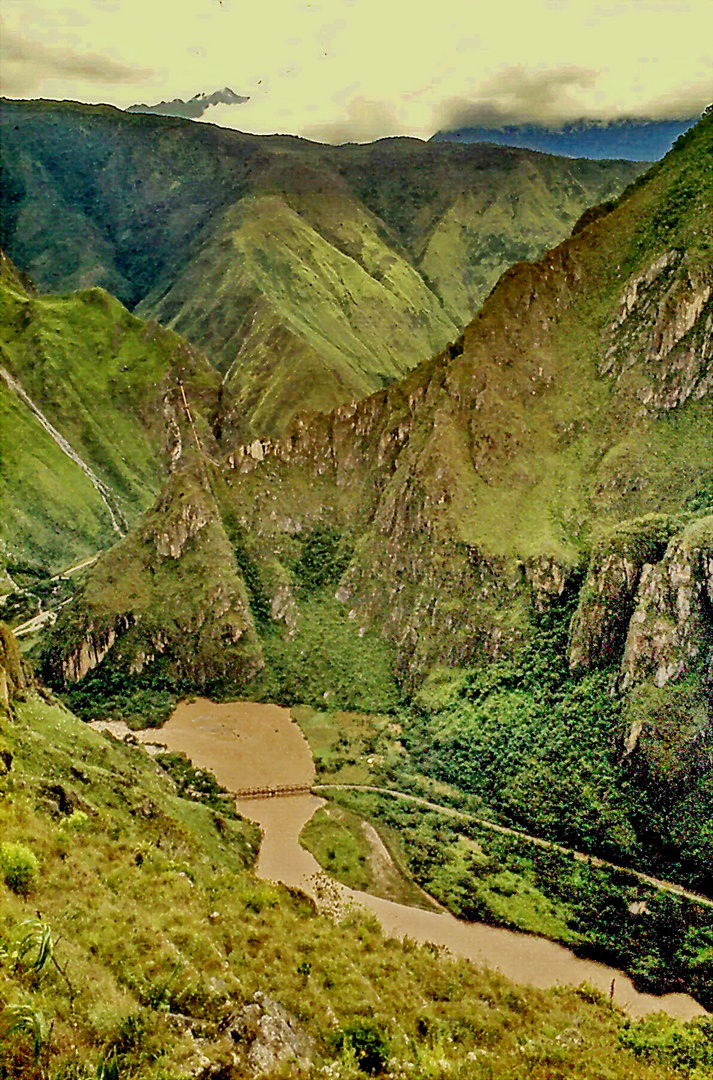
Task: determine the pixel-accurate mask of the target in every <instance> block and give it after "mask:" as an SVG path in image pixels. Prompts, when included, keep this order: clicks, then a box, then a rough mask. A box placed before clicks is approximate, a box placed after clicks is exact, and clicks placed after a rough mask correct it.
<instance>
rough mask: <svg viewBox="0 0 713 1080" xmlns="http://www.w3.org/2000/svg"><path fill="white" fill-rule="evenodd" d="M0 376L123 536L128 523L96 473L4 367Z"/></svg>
mask: <svg viewBox="0 0 713 1080" xmlns="http://www.w3.org/2000/svg"><path fill="white" fill-rule="evenodd" d="M0 375H1V376H2V378H3V379H4V380H5V382H6V383H7V385H8V387H9V388H10V390H12V392H13V393H14V394H16V395H17V397H19V398H20V400H21V401H22V402H24V404H25V405H27V407H28V409H30V411H31V412H32V413H33V414H34V416H35V417H36V418H37V420H38V421H39V422H40V424H41V425H42V427H43V428H44V429H45V431H46V432H47V434H48V435H50V436H51V438H52V439H54V441H55V442H56V443H57V446H58V447H59V448H60V450H61V451H62V453H63V454H66V455H67V457H68V458H69V459H70V461H73V462H74V464H75V465H78V466H79V468H80V469H81V470H82V472H83V473H84V474H85V476H86V477H87V479H88V480H89V481H90V483H91V484H93V486H94V487H95V488H96V491H97V494H98V495H99V498H100V499H101V500H102V502H103V503H104V505H105V506H106V508H107V510H108V511H109V516H110V518H111V527H112V529H113V530H114V532H115V533H118V534H119V536H124V535H125V534H126V533H127V532H128V528H129V526H128V523H127V521H126V518H125V517H124V515H123V514H122V512H121V510H120V509H119V507H118V506H117V505H116V503H115V502H114V500H113V496H112V493H111V491H110V490H109V488H108V487H107V486H106V484H105V483H104V481H103V480H100V479H99V477H98V476H97V475H96V473H95V472H94V471H93V470H92V469H91V468H90V467H89V465H87V463H86V461H84V459H83V458H81V457H80V456H79V454H78V453H77V452H76V450H74V449H73V448H72V447H71V446H70V444H69V443H68V442H67V440H66V439H65V438H64V436H63V435H60V433H59V432H58V431H57V428H56V427H54V426H53V425H52V424H51V423H50V421H49V420H48V419H47V417H46V416H45V414H44V413H43V412H42V410H41V409H40V408H39V406H38V405H36V404H35V403H34V401H33V400H32V398H31V397H30V396H29V394H28V393H26V391H25V390H24V389H23V387H22V386H21V385H20V383H19V382H18V381H17V379H15V378H14V377H13V376H12V375H11V374H10V372H9V371H8V370H7V369H6V368H4V367H0Z"/></svg>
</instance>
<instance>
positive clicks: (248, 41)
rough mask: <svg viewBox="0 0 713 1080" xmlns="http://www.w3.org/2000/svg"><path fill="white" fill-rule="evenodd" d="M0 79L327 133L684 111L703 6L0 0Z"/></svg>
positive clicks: (704, 83)
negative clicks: (202, 108)
mask: <svg viewBox="0 0 713 1080" xmlns="http://www.w3.org/2000/svg"><path fill="white" fill-rule="evenodd" d="M2 12H3V46H2V56H1V58H0V89H1V92H2V93H4V94H6V95H8V96H10V97H49V98H72V99H74V100H79V101H87V102H109V103H111V104H114V105H118V106H120V107H125V106H127V105H130V104H132V103H134V102H148V103H153V102H156V101H159V100H161V99H162V98H168V99H170V98H173V97H182V98H188V97H191V96H192V95H193V94H195V93H196V92H197V91H201V90H202V91H206V92H211V91H213V90H215V89H218V88H220V87H223V86H230V87H231V88H232V89H233V90H234V91H235V92H236V93H238V94H249V95H250V98H251V100H250V102H249V103H248V104H246V105H239V106H233V107H229V106H216V107H215V108H213V109H210V110H209V111H208V112H207V113H206V114H205V117H204V119H205V120H208V121H210V122H212V123H218V124H223V125H224V126H227V127H236V128H240V129H241V130H243V131H252V132H256V133H260V134H264V133H271V132H285V133H291V134H297V135H305V136H307V137H309V138H315V139H320V140H323V141H332V142H337V141H346V140H357V141H366V140H370V139H374V138H379V137H381V136H384V135H395V134H402V135H416V136H418V137H420V138H428V137H429V136H430V135H432V134H433V133H434V132H435V131H436V130H438V129H439V128H441V127H444V126H454V125H455V124H461V125H463V124H465V123H468V122H469V121H470V122H471V123H483V122H492V123H502V122H507V123H514V122H518V121H520V120H546V121H559V120H562V119H571V118H574V117H580V116H590V117H605V118H606V117H614V116H632V115H633V116H654V117H684V116H691V115H695V114H697V113H698V112H700V111H701V110H702V109H703V108H704V107H705V106H706V105H707V104H708V103H710V101H711V100H713V0H427V2H426V3H420V2H419V0H321V2H315V3H295V2H294V0H242V2H238V0H2Z"/></svg>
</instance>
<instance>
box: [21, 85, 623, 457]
mask: <svg viewBox="0 0 713 1080" xmlns="http://www.w3.org/2000/svg"><path fill="white" fill-rule="evenodd" d="M0 123H1V124H2V191H3V196H2V199H3V202H2V207H1V210H2V222H3V224H2V233H1V234H0V243H1V244H2V246H3V248H4V249H5V250H6V251H7V253H8V254H9V256H10V257H11V258H12V260H13V261H14V262H15V264H16V265H17V266H19V267H20V269H21V270H23V271H24V272H26V273H28V274H29V275H30V276H31V278H32V279H33V281H34V282H35V284H36V286H37V288H38V289H39V290H41V291H42V292H46V291H50V292H62V293H64V292H66V291H68V290H72V289H83V288H87V287H94V286H99V287H101V288H104V289H107V290H108V291H109V292H110V293H112V294H113V295H114V296H116V297H117V298H118V299H119V300H120V301H122V303H124V304H126V305H127V306H128V307H129V308H131V309H134V310H135V314H137V315H139V316H141V317H143V318H150V319H158V320H159V321H160V322H161V323H162V324H163V325H164V326H167V327H168V328H170V329H173V330H176V331H178V332H179V333H180V334H181V335H183V336H184V337H185V338H186V339H187V340H188V341H189V342H190V343H191V344H192V345H193V346H195V347H197V348H199V349H200V350H202V351H203V352H204V353H205V355H206V356H208V358H209V359H210V361H211V363H213V365H214V366H215V367H216V368H217V369H218V370H219V371H220V372H221V373H222V374H224V375H225V383H224V394H223V398H224V402H225V406H224V415H223V416H222V426H223V427H224V428H225V430H226V432H228V433H229V434H231V435H232V436H234V437H235V438H241V439H247V438H253V437H255V436H260V437H275V436H278V435H280V434H284V433H285V431H286V430H287V428H288V426H289V424H290V421H291V419H292V417H293V416H294V414H295V413H296V412H298V411H303V410H305V409H308V410H317V411H329V410H330V409H332V408H333V407H335V406H337V405H339V404H342V403H346V402H348V401H351V400H354V399H357V398H361V397H364V396H365V395H367V394H369V393H371V392H373V391H375V390H378V389H380V388H381V387H382V386H384V385H385V384H388V383H389V382H392V381H394V380H397V379H399V378H402V377H403V376H404V375H405V374H406V373H407V372H408V371H409V370H411V369H412V368H414V367H415V366H416V365H417V364H418V363H419V362H421V361H423V360H425V359H427V358H429V357H431V356H432V355H433V354H434V353H436V352H438V351H439V350H440V349H442V348H444V347H445V346H446V345H447V344H448V343H449V342H451V341H453V340H455V339H456V338H457V337H458V334H459V333H460V331H461V330H462V328H463V327H464V326H465V325H466V324H467V323H468V322H469V321H470V320H471V319H472V318H473V316H474V314H475V313H476V311H477V310H478V308H479V306H480V304H481V303H482V301H483V299H484V298H485V296H486V295H487V293H488V292H489V291H490V289H491V288H492V286H493V285H494V284H495V282H496V280H497V279H498V277H499V276H500V274H501V273H502V272H503V271H504V270H505V269H506V268H507V267H508V266H509V265H510V264H511V263H513V262H515V261H517V260H518V259H533V258H536V257H538V256H539V255H540V254H541V253H542V252H543V251H544V250H545V249H546V248H548V247H550V246H552V245H553V244H555V243H558V242H559V241H560V240H561V239H562V238H563V237H564V236H566V235H567V234H568V232H569V231H570V230H571V228H572V226H573V225H574V224H575V222H576V221H577V220H578V219H579V217H580V216H581V214H582V213H583V212H584V211H585V210H586V209H587V208H588V207H590V206H592V205H594V204H598V203H602V202H604V201H606V200H611V199H613V198H615V197H616V196H618V195H619V194H620V192H621V191H622V189H623V188H624V187H625V185H626V184H627V183H629V182H630V181H631V180H633V179H634V178H635V177H636V176H637V175H639V173H640V172H641V169H642V166H641V165H637V164H635V163H631V162H592V161H572V160H564V159H558V158H554V157H549V156H546V155H542V154H537V153H532V152H529V151H526V150H513V149H507V148H495V147H487V146H469V147H460V146H453V145H438V144H426V143H421V142H419V141H417V140H412V139H387V140H382V141H380V142H377V143H374V144H372V145H369V146H354V145H349V146H342V147H332V146H322V145H319V144H316V143H310V142H307V141H305V140H302V139H297V138H292V137H285V136H270V137H264V136H253V135H244V134H241V133H239V132H236V131H230V130H226V129H221V128H215V127H211V126H209V125H207V124H195V123H191V122H190V121H187V120H182V119H179V118H171V117H162V116H156V115H144V114H141V113H127V112H121V111H120V110H117V109H112V108H110V107H108V106H100V107H96V106H94V107H92V106H84V105H77V104H73V103H70V102H64V103H60V102H18V101H4V102H3V103H2V106H1V108H0Z"/></svg>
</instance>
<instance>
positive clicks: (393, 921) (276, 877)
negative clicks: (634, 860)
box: [134, 698, 706, 1020]
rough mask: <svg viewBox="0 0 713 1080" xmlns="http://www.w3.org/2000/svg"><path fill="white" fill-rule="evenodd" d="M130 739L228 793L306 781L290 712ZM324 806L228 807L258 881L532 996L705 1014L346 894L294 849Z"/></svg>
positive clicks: (434, 918)
mask: <svg viewBox="0 0 713 1080" xmlns="http://www.w3.org/2000/svg"><path fill="white" fill-rule="evenodd" d="M134 734H136V735H138V737H139V738H141V739H142V741H144V742H149V743H150V742H156V741H160V742H161V743H163V744H164V745H166V746H167V747H168V748H169V749H170V750H175V751H182V752H183V753H185V754H186V755H187V756H188V757H189V758H190V759H191V761H192V762H193V764H194V765H195V766H196V767H197V768H202V769H208V770H210V771H211V772H212V773H213V774H214V775H215V777H216V779H217V780H218V782H219V783H220V784H222V785H223V787H225V788H227V789H228V790H230V791H240V790H244V789H246V788H260V787H279V786H282V785H292V784H305V785H307V784H311V783H312V782H313V781H314V776H315V770H314V762H313V760H312V754H311V751H310V748H309V745H308V744H307V741H306V739H305V738H304V736H303V735H302V732H301V731H300V729H299V727H298V726H297V724H296V723H295V722H294V721H293V720H292V719H291V718H290V714H289V710H288V709H285V708H282V707H281V706H278V705H261V704H255V703H252V702H228V703H223V704H215V703H213V702H211V701H207V700H205V699H203V698H199V699H197V700H194V701H190V702H183V703H181V704H180V705H179V706H178V707H177V709H176V710H175V712H174V713H173V715H172V716H171V718H170V720H169V721H168V722H167V723H166V724H165V725H164V727H163V728H161V729H160V732H157V731H156V730H155V729H154V730H147V731H144V732H135V733H134ZM324 803H325V800H324V799H321V798H318V797H317V796H315V795H310V794H305V795H292V796H289V797H282V798H265V799H261V798H250V799H237V800H236V804H237V808H238V811H239V812H240V813H241V814H242V815H243V816H244V817H246V818H249V819H250V820H252V821H255V822H257V823H258V824H259V825H260V828H261V829H262V834H263V838H262V844H261V847H260V853H259V856H258V861H257V865H256V872H257V874H258V876H259V877H261V878H264V879H266V880H268V881H272V882H278V883H283V884H285V885H290V886H293V887H296V888H298V889H301V890H302V891H303V892H305V893H307V894H308V895H309V896H311V897H312V898H313V899H314V900H315V901H316V903H317V904H318V906H319V907H320V909H321V910H323V911H326V913H328V914H331V915H334V916H336V917H338V916H339V915H340V914H342V913H343V912H344V911H345V910H346V909H347V908H349V907H350V906H353V905H355V904H356V905H359V906H360V907H362V908H364V909H366V910H367V911H369V912H371V913H372V914H373V915H375V916H376V917H377V919H378V920H379V923H380V924H381V927H382V929H383V932H384V933H385V934H386V935H388V936H392V937H398V938H404V937H409V938H411V939H413V940H415V941H420V942H432V943H433V944H435V945H439V946H443V947H445V948H446V949H448V950H449V952H451V953H453V954H454V955H455V956H462V957H466V958H467V959H469V960H472V961H474V962H475V963H477V964H480V965H483V966H485V967H489V968H494V969H496V970H498V971H500V972H501V974H503V975H505V976H507V977H508V978H509V979H512V980H513V981H515V982H520V983H528V984H530V985H532V986H538V987H551V986H556V985H561V984H566V985H571V986H578V985H579V984H580V983H583V982H587V983H589V984H590V985H593V986H595V987H597V988H598V989H599V990H600V991H602V993H604V994H607V995H609V993H610V988H611V986H612V981H613V984H614V1001H615V1002H616V1003H617V1004H618V1005H619V1006H620V1007H621V1008H623V1009H625V1010H626V1011H627V1012H628V1013H629V1014H630V1015H631V1016H633V1017H641V1016H644V1015H646V1014H648V1013H652V1012H659V1011H663V1012H666V1013H668V1015H669V1016H673V1017H676V1018H677V1019H682V1020H688V1019H691V1018H692V1017H694V1016H703V1015H706V1012H705V1009H703V1008H702V1007H701V1006H700V1005H699V1004H698V1003H697V1002H696V1001H694V1000H693V998H691V997H689V996H688V995H686V994H665V995H663V996H661V997H656V996H654V995H651V994H642V993H639V991H637V990H636V989H635V988H634V986H633V985H632V982H631V980H630V979H629V978H628V977H627V976H626V975H625V974H624V973H623V972H621V971H617V970H615V969H614V968H610V967H607V966H606V965H604V964H599V963H597V962H596V961H593V960H583V959H580V958H579V957H577V956H575V955H574V953H572V952H570V950H569V949H566V948H565V947H564V946H562V945H557V944H556V943H555V942H552V941H549V940H547V939H546V938H541V937H535V936H534V935H530V934H523V933H518V932H516V931H512V930H503V929H501V928H499V927H493V926H487V925H486V924H484V923H470V922H465V921H464V920H461V919H456V918H455V917H454V916H453V915H450V914H448V913H447V912H437V911H425V910H423V909H421V908H415V907H406V906H405V905H403V904H397V903H394V902H392V901H390V900H382V899H379V898H378V897H375V896H371V895H370V894H369V893H364V892H358V891H356V890H354V889H349V888H347V886H345V885H342V884H341V883H339V882H337V881H335V880H334V879H333V878H331V877H330V876H329V875H328V874H326V873H325V872H324V870H322V868H321V867H320V866H319V864H318V863H317V861H316V859H315V858H314V857H313V856H312V855H311V854H310V853H309V852H308V851H306V850H305V849H304V848H303V847H301V846H300V842H299V837H300V833H301V832H302V829H303V828H304V826H305V824H306V823H307V822H308V821H309V819H310V818H311V817H312V815H313V814H314V812H315V810H317V808H318V807H320V806H323V805H324Z"/></svg>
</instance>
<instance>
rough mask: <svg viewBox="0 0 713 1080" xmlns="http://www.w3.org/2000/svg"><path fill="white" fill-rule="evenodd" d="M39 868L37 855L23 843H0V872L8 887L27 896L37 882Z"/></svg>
mask: <svg viewBox="0 0 713 1080" xmlns="http://www.w3.org/2000/svg"><path fill="white" fill-rule="evenodd" d="M39 870H40V864H39V861H38V859H37V856H36V855H35V854H34V853H33V852H32V851H30V849H29V848H28V847H25V845H24V844H13V843H7V842H3V843H2V844H0V874H2V879H3V881H4V882H5V884H6V885H7V887H8V889H12V891H13V892H14V893H18V894H19V895H20V896H27V895H28V893H31V892H32V889H33V887H34V885H35V884H36V882H37V877H38V875H39Z"/></svg>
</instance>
